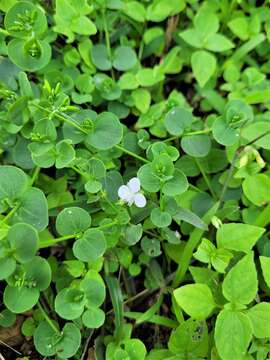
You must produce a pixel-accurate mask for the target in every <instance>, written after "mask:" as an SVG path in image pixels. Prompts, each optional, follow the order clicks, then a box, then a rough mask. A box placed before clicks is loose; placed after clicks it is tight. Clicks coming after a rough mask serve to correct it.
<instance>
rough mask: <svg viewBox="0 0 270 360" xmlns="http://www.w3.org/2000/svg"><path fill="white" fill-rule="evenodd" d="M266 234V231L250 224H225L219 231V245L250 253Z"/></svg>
mask: <svg viewBox="0 0 270 360" xmlns="http://www.w3.org/2000/svg"><path fill="white" fill-rule="evenodd" d="M264 232H265V230H264V229H262V228H260V227H258V226H253V225H248V224H238V223H231V224H223V225H221V227H220V228H219V229H218V231H217V245H218V247H222V248H225V249H230V250H235V251H243V252H246V253H248V252H249V251H250V250H251V249H252V248H253V246H254V245H255V244H256V242H257V241H258V240H259V238H260V237H261V236H262V234H263V233H264Z"/></svg>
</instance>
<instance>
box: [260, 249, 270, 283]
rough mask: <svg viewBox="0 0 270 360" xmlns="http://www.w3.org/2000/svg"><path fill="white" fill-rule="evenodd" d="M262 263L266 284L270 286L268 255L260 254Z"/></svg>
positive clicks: (269, 259)
mask: <svg viewBox="0 0 270 360" xmlns="http://www.w3.org/2000/svg"><path fill="white" fill-rule="evenodd" d="M260 263H261V268H262V273H263V278H264V280H265V282H266V285H267V286H268V287H270V258H269V257H267V256H260Z"/></svg>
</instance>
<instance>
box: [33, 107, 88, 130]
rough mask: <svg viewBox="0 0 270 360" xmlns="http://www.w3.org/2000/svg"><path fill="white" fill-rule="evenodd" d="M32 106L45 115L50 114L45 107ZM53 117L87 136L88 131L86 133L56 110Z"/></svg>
mask: <svg viewBox="0 0 270 360" xmlns="http://www.w3.org/2000/svg"><path fill="white" fill-rule="evenodd" d="M32 105H33V106H35V107H36V108H38V109H40V110H43V111H45V112H46V113H47V114H51V113H52V111H50V110H49V109H46V108H45V107H43V106H41V105H39V104H35V103H32ZM54 116H55V117H57V118H58V119H59V120H62V121H64V122H66V123H67V124H69V125H70V126H73V127H75V128H76V129H78V130H80V131H81V132H83V133H84V134H88V131H86V130H85V129H83V128H82V127H81V126H80V125H79V124H78V123H77V122H76V121H75V120H73V121H71V120H69V119H67V118H66V117H65V116H64V115H63V113H61V112H58V111H57V110H56V111H54Z"/></svg>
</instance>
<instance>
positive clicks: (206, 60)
mask: <svg viewBox="0 0 270 360" xmlns="http://www.w3.org/2000/svg"><path fill="white" fill-rule="evenodd" d="M216 66H217V61H216V58H215V56H214V55H212V54H210V53H209V52H208V51H205V50H198V51H195V52H194V53H193V54H192V56H191V67H192V71H193V73H194V76H195V79H196V80H197V81H198V83H199V85H200V87H204V85H205V84H206V83H207V81H208V80H209V79H210V78H211V76H212V75H214V73H215V71H216Z"/></svg>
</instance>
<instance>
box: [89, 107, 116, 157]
mask: <svg viewBox="0 0 270 360" xmlns="http://www.w3.org/2000/svg"><path fill="white" fill-rule="evenodd" d="M93 125H94V128H93V131H92V132H90V134H89V135H87V137H86V141H87V142H88V143H89V144H90V145H91V146H93V147H95V148H96V149H99V150H108V149H111V148H112V147H113V146H115V145H117V144H119V143H120V141H121V139H122V136H123V127H122V125H121V123H120V121H119V120H118V118H117V116H116V115H114V114H113V113H110V112H103V113H101V114H99V115H98V116H97V118H96V119H95V120H94V121H93Z"/></svg>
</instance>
